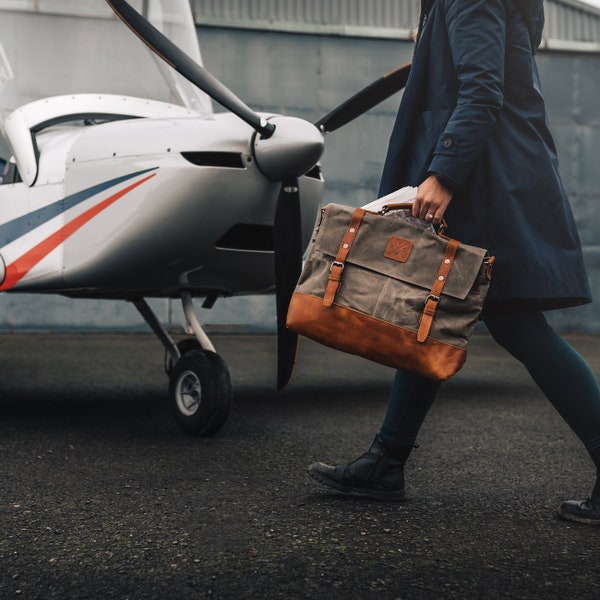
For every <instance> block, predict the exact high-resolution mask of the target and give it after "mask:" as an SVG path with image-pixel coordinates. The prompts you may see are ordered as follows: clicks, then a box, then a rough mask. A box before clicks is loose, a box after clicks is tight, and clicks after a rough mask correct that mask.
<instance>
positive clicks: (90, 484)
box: [0, 334, 600, 600]
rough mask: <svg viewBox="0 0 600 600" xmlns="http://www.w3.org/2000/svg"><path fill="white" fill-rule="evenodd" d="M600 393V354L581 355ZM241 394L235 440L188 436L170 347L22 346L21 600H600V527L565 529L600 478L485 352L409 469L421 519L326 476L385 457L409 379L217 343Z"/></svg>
mask: <svg viewBox="0 0 600 600" xmlns="http://www.w3.org/2000/svg"><path fill="white" fill-rule="evenodd" d="M568 339H569V341H570V342H571V343H572V344H573V345H574V346H575V347H576V348H577V349H579V350H580V351H581V353H582V354H583V355H584V356H585V358H586V359H587V360H588V361H589V362H590V364H591V366H592V368H593V369H594V371H595V372H596V374H597V375H598V374H600V338H598V337H592V336H568ZM214 342H215V346H216V347H217V350H218V351H219V353H220V354H221V355H222V356H223V358H224V359H225V360H226V361H227V363H228V364H229V367H230V370H231V375H232V380H233V384H234V389H235V400H234V408H233V411H232V414H231V417H230V419H229V421H228V423H227V424H226V426H225V427H224V428H223V430H222V431H221V432H219V433H218V434H217V435H216V436H214V437H212V438H195V437H190V436H186V435H184V434H182V433H181V432H180V431H179V429H178V428H177V425H176V424H175V421H174V419H173V417H172V416H171V410H170V406H169V401H168V397H167V378H166V376H165V374H164V372H163V368H162V365H163V353H162V349H161V347H160V345H159V343H158V342H157V341H156V340H155V339H154V338H153V337H151V336H149V335H57V334H55V335H47V336H44V335H3V336H0V360H1V361H2V367H3V368H2V375H1V376H0V394H1V396H0V439H1V444H2V461H1V463H0V490H1V494H0V502H1V508H0V513H1V515H2V528H1V533H0V598H2V599H12V598H26V599H28V600H29V599H32V600H33V599H40V600H41V599H44V600H46V599H50V598H60V599H64V600H66V599H69V600H70V599H78V600H79V599H86V598H90V599H95V598H98V599H100V598H101V599H110V598H118V599H131V600H134V599H142V598H149V599H167V598H168V599H174V600H175V599H181V600H185V599H195V598H227V599H229V598H232V599H233V598H236V599H237V598H265V599H266V598H268V599H271V598H285V599H294V598H317V599H319V598H327V599H337V598H340V599H342V598H344V599H347V598H356V599H371V598H373V599H375V598H377V599H388V598H389V599H395V598H402V599H407V600H410V599H437V598H452V599H454V598H456V599H463V598H464V599H473V598H486V599H487V598H490V599H491V598H511V599H528V598H532V599H545V598H557V599H558V598H560V599H567V598H573V599H578V600H585V599H588V598H589V599H592V598H593V599H597V598H600V562H599V559H598V557H599V548H600V527H590V526H583V525H576V524H569V523H566V522H563V521H561V520H559V519H558V518H557V517H556V516H555V513H556V507H557V505H558V504H559V502H560V501H561V500H565V499H567V498H583V497H585V496H586V495H587V494H588V493H589V491H590V489H591V485H592V483H593V473H594V472H593V466H592V463H591V460H590V459H589V458H588V456H587V454H586V453H585V451H584V450H583V448H582V447H581V445H580V443H579V442H578V440H577V439H576V438H575V437H574V435H573V434H572V433H571V432H570V430H569V429H568V428H567V426H566V425H565V424H564V423H563V422H562V421H561V419H560V418H559V417H558V415H557V414H556V413H555V411H554V409H553V408H552V407H551V406H550V405H549V404H548V403H547V402H546V401H545V399H544V398H543V397H542V396H541V395H540V393H539V392H538V391H537V389H536V388H535V387H534V386H533V384H532V383H531V382H530V380H529V378H528V375H527V373H526V372H525V371H524V369H523V368H522V367H521V366H520V365H518V364H517V363H515V362H514V360H513V359H511V358H510V357H508V355H506V354H505V353H504V352H503V351H502V350H501V349H499V348H498V347H497V346H495V345H494V343H493V342H492V341H491V340H490V338H489V337H488V336H486V335H484V334H478V335H476V336H475V337H474V339H473V341H472V344H471V350H470V355H469V359H468V361H467V365H466V366H465V368H464V369H463V370H462V371H461V372H460V373H459V374H458V375H457V376H456V377H455V378H454V379H452V380H451V381H449V382H447V383H446V384H445V386H444V387H443V389H442V393H441V395H440V398H439V400H438V401H437V403H436V404H435V405H434V407H433V409H432V411H431V413H430V415H429V417H428V420H427V421H426V423H425V426H424V427H423V430H422V435H421V436H420V439H419V442H420V448H419V449H417V450H416V451H415V452H413V455H412V457H411V461H410V463H409V465H408V466H407V481H408V495H409V500H408V501H407V502H406V503H403V504H386V503H381V502H374V501H368V500H360V499H354V498H346V497H343V496H341V495H339V494H337V493H335V492H333V491H331V490H328V489H327V488H324V487H321V486H319V485H318V484H317V483H316V482H314V481H313V480H312V479H310V478H309V477H308V475H307V474H306V467H307V466H308V465H309V464H310V463H311V462H313V461H314V460H327V461H338V460H339V461H345V460H347V459H350V458H354V457H355V456H357V455H358V454H360V453H362V452H363V451H364V450H365V449H366V448H367V447H368V446H369V445H370V443H371V441H372V438H373V436H374V434H375V433H376V431H377V428H378V425H379V423H380V421H381V419H382V417H383V413H384V411H385V405H386V397H387V393H388V390H389V387H390V383H391V377H392V372H391V370H390V369H387V368H384V367H380V366H377V365H373V364H370V363H368V362H366V361H363V360H361V359H358V358H355V357H348V356H346V355H342V354H340V353H337V352H334V351H332V350H328V349H326V348H323V347H320V346H317V345H316V344H313V343H311V342H308V341H303V343H302V345H301V353H300V360H299V364H298V367H297V371H296V377H295V379H294V382H293V383H292V385H291V386H289V387H288V388H287V389H286V390H285V391H284V392H276V391H275V389H274V382H275V359H274V353H275V340H274V338H273V337H272V336H261V335H216V336H215V337H214Z"/></svg>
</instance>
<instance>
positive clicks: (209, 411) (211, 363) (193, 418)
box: [133, 293, 233, 436]
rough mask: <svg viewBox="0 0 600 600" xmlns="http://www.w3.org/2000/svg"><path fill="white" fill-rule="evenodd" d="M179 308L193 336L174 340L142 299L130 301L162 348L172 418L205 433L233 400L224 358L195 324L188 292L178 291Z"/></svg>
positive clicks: (218, 425)
mask: <svg viewBox="0 0 600 600" xmlns="http://www.w3.org/2000/svg"><path fill="white" fill-rule="evenodd" d="M182 301H183V308H184V312H185V315H186V318H187V320H188V325H189V327H190V329H191V330H192V331H193V332H194V334H195V337H193V338H185V339H183V340H181V341H179V342H177V343H175V342H174V341H173V339H172V338H171V336H170V335H169V334H168V333H167V332H166V331H165V329H164V328H163V326H162V325H161V323H160V322H159V321H158V319H157V318H156V315H155V314H154V313H153V312H152V309H151V308H150V306H148V304H147V302H146V301H145V300H144V299H139V300H135V301H133V304H134V305H135V307H136V308H137V309H138V311H139V312H140V314H141V315H142V316H143V317H144V319H145V321H146V322H147V323H148V325H150V327H151V329H152V331H154V333H155V334H156V335H157V337H158V338H159V339H160V340H161V342H162V343H163V346H164V347H165V350H166V353H167V355H166V357H165V370H166V372H167V375H168V376H169V396H170V399H171V407H172V410H173V414H174V416H175V420H176V421H177V423H178V425H179V426H180V427H181V429H182V430H183V431H184V432H185V433H189V434H191V435H199V436H207V435H211V434H213V433H216V432H217V431H219V429H221V428H222V427H223V426H224V425H225V423H226V422H227V418H228V416H229V412H230V410H231V404H232V399H233V389H232V386H231V379H230V377H229V370H228V369H227V365H226V364H225V361H224V360H223V359H222V358H221V357H220V356H219V355H218V354H217V353H216V352H215V349H214V346H213V345H212V343H211V342H210V340H209V339H208V337H207V335H206V334H205V333H204V331H203V330H202V328H201V326H200V324H199V323H198V321H197V319H196V317H195V315H194V313H193V306H192V299H191V296H190V295H189V294H188V293H183V294H182Z"/></svg>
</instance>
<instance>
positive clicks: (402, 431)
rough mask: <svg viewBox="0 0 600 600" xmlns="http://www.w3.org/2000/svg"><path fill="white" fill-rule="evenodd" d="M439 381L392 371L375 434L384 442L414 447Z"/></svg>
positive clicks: (437, 390)
mask: <svg viewBox="0 0 600 600" xmlns="http://www.w3.org/2000/svg"><path fill="white" fill-rule="evenodd" d="M441 385H442V383H441V382H440V381H434V380H432V379H426V378H425V377H420V376H418V375H415V374H413V373H408V372H406V371H396V375H395V377H394V382H393V384H392V389H391V391H390V397H389V401H388V408H387V412H386V415H385V418H384V420H383V424H382V425H381V429H380V430H379V437H380V438H381V439H382V440H383V441H384V442H386V443H388V444H394V445H396V446H414V444H415V442H416V440H417V435H418V433H419V430H420V429H421V425H422V424H423V421H424V420H425V417H426V416H427V413H428V412H429V409H430V408H431V406H432V404H433V402H434V400H435V398H436V396H437V394H438V392H439V389H440V387H441Z"/></svg>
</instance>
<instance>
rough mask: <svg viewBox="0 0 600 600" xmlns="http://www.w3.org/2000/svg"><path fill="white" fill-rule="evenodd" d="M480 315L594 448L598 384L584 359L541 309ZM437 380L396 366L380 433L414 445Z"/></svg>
mask: <svg viewBox="0 0 600 600" xmlns="http://www.w3.org/2000/svg"><path fill="white" fill-rule="evenodd" d="M482 320H483V321H484V323H485V324H486V326H487V328H488V330H489V332H490V334H491V335H492V337H493V338H494V340H495V341H496V342H498V344H500V345H501V346H502V347H503V348H505V349H506V350H507V351H508V352H509V353H510V354H512V355H513V356H514V357H515V358H516V359H517V360H519V361H520V362H521V363H523V365H524V366H525V368H526V369H527V370H528V371H529V373H530V375H531V377H532V378H533V380H534V381H535V383H536V384H537V385H538V387H539V388H540V390H541V391H542V392H543V393H544V395H545V396H546V397H547V398H548V400H550V402H551V403H552V404H553V406H554V407H555V408H556V410H557V411H558V412H559V413H560V414H561V416H562V417H563V419H564V420H565V421H566V422H567V424H568V425H569V426H570V427H571V429H572V430H573V431H574V432H575V434H576V435H577V436H578V437H579V439H580V440H581V441H582V442H583V444H584V445H585V447H586V448H587V449H588V450H591V451H594V450H598V449H600V386H598V382H597V380H596V377H595V375H594V373H593V372H592V370H591V369H590V367H589V366H588V364H587V363H586V362H585V361H584V360H583V358H582V357H581V356H580V355H579V353H578V352H577V351H576V350H575V349H574V348H572V347H571V346H570V345H569V344H567V342H565V340H563V339H562V338H561V337H560V336H559V335H558V334H557V333H556V332H555V331H554V330H553V329H552V327H550V325H549V324H548V322H547V321H546V318H545V317H544V315H543V313H541V312H535V311H522V312H519V311H514V310H510V311H509V310H498V309H489V308H487V309H486V310H484V313H483V315H482ZM440 385H441V383H440V382H437V381H432V380H430V379H426V378H425V377H420V376H418V375H414V374H412V373H407V372H405V371H397V372H396V376H395V378H394V382H393V385H392V390H391V393H390V399H389V404H388V410H387V413H386V416H385V419H384V421H383V424H382V426H381V430H380V436H381V438H382V439H383V440H384V441H386V442H389V443H393V444H399V445H412V444H414V443H415V441H416V438H417V434H418V432H419V429H420V428H421V425H422V423H423V421H424V419H425V416H426V415H427V412H428V411H429V409H430V408H431V405H432V404H433V401H434V400H435V398H436V396H437V393H438V391H439V389H440Z"/></svg>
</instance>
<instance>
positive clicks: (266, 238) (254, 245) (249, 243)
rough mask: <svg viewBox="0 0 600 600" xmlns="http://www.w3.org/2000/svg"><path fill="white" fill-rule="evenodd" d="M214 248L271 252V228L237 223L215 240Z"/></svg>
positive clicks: (269, 226)
mask: <svg viewBox="0 0 600 600" xmlns="http://www.w3.org/2000/svg"><path fill="white" fill-rule="evenodd" d="M216 246H217V248H224V249H227V250H255V251H260V252H272V251H273V227H272V226H271V225H247V224H244V223H238V224H237V225H234V226H233V227H231V229H229V230H227V232H226V233H225V234H223V235H222V236H221V237H220V238H219V240H217V243H216Z"/></svg>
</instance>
